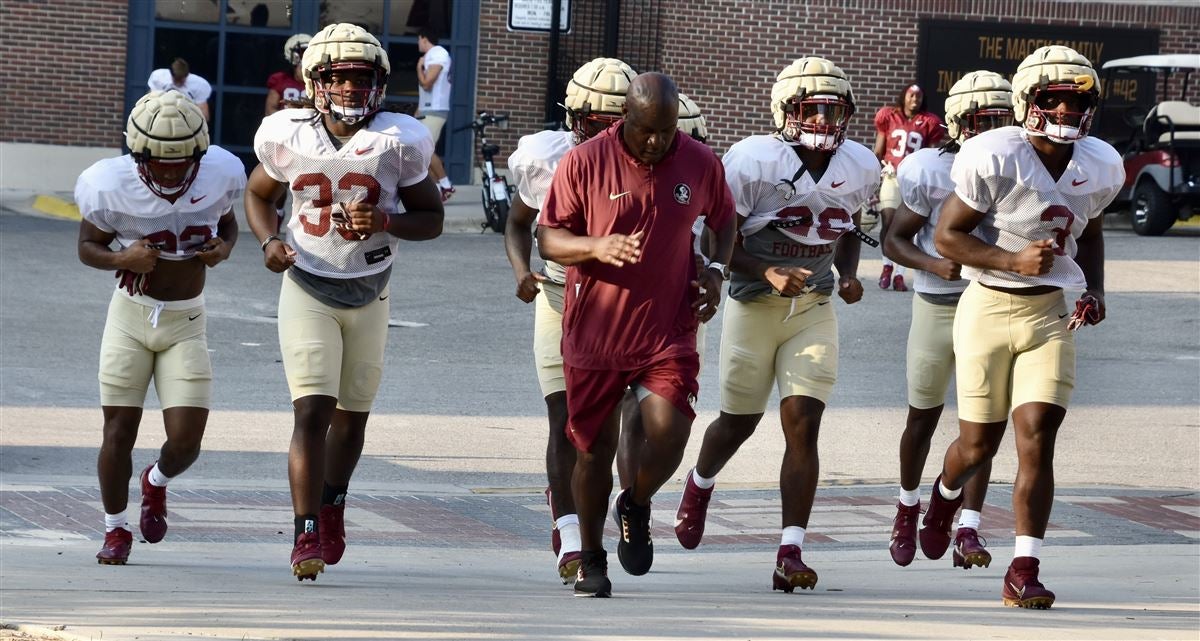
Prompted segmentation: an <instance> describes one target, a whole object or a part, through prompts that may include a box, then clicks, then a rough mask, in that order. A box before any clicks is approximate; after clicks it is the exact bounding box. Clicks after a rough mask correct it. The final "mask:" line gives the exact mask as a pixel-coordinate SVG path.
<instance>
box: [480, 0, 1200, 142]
mask: <svg viewBox="0 0 1200 641" xmlns="http://www.w3.org/2000/svg"><path fill="white" fill-rule="evenodd" d="M575 3H576V4H581V5H584V6H585V7H584V8H580V9H579V10H578V11H579V15H576V16H575V18H576V19H578V18H579V17H580V16H581V15H583V13H584V11H585V9H586V5H589V4H603V2H602V0H600V2H598V3H596V2H594V3H588V2H580V0H575ZM647 5H660V8H661V12H660V13H658V14H656V15H651V16H650V19H656V18H657V19H659V20H660V24H659V31H660V34H661V35H660V40H659V42H658V48H659V51H658V53H659V60H658V67H659V70H660V71H663V72H664V73H667V74H668V75H670V76H671V77H672V78H674V79H675V81H676V82H677V83H678V85H679V87H680V89H681V90H682V91H683V92H684V93H686V94H688V95H689V96H690V97H692V98H693V99H694V100H696V102H697V103H698V104H699V105H700V108H701V109H702V110H703V111H704V113H705V115H706V118H707V120H708V132H709V136H710V138H709V142H710V144H713V146H714V147H716V148H717V149H718V151H723V150H724V149H726V148H728V147H729V145H731V144H732V143H734V142H736V141H737V140H740V139H741V138H744V137H745V136H748V135H750V134H754V133H764V132H767V131H769V130H771V129H772V127H773V126H772V122H771V113H770V108H769V98H770V91H771V83H772V82H774V79H775V75H776V74H777V73H778V72H779V70H780V69H782V68H783V67H784V66H786V65H787V64H788V63H789V62H791V61H792V60H793V59H795V58H798V57H801V56H804V55H818V56H823V57H826V58H829V59H831V60H833V61H834V62H835V63H837V64H838V65H839V66H840V67H841V68H842V69H843V70H844V71H845V72H846V73H847V75H849V76H850V79H851V83H852V86H853V88H854V93H855V96H856V99H857V102H858V107H859V111H858V113H857V114H856V115H855V117H854V119H853V120H852V126H851V131H850V137H852V138H853V139H855V140H858V141H859V142H863V143H865V144H868V145H870V144H871V143H872V142H873V141H874V137H875V134H874V130H873V126H872V117H873V115H874V112H875V110H876V109H877V108H878V107H881V106H883V105H885V104H887V103H890V102H892V101H893V100H894V99H895V96H896V94H897V93H898V92H899V91H900V89H901V88H902V87H904V86H905V85H906V84H908V83H910V82H912V81H913V80H914V79H916V76H917V71H918V69H917V58H918V40H919V34H920V24H921V21H922V20H941V21H968V22H990V23H1020V24H1029V25H1059V26H1063V27H1072V28H1075V27H1085V28H1107V29H1139V30H1154V31H1157V32H1158V34H1159V47H1158V51H1157V52H1151V51H1141V52H1138V53H1197V52H1200V5H1197V4H1196V3H1194V2H1161V3H1152V2H1148V3H1142V2H1138V3H1134V2H1107V1H1106V2H1059V1H1044V0H1027V1H1021V0H805V1H800V0H708V1H703V2H696V1H694V0H657V1H655V2H646V1H645V0H642V1H638V0H625V1H624V2H623V3H622V28H624V27H626V26H627V24H631V23H632V24H637V23H638V22H639V20H642V19H646V15H645V12H644V11H643V13H642V15H638V9H639V8H644V7H646V6H647ZM507 8H508V2H507V1H506V0H483V3H482V9H481V13H480V31H479V43H480V45H479V46H480V48H479V69H478V88H477V92H476V107H477V108H478V109H493V110H508V111H509V112H510V113H511V115H512V125H511V128H510V129H508V130H507V131H503V132H497V133H498V134H500V135H498V136H497V139H498V141H499V142H500V145H501V148H502V149H505V150H511V149H513V147H514V145H515V144H516V140H517V138H518V137H519V136H520V135H523V134H525V133H528V132H530V131H533V130H536V129H538V128H540V127H541V125H542V120H543V104H544V101H545V86H546V82H545V75H546V71H545V69H546V57H547V51H548V40H549V38H548V36H547V35H545V34H541V33H520V32H513V31H509V30H507V28H506V18H507ZM656 8H659V7H656ZM572 10H576V9H575V8H573V9H572ZM575 24H577V25H578V24H579V22H578V21H577V22H576V23H575ZM586 35H587V34H584V33H581V32H580V31H579V30H578V29H577V30H576V32H575V33H572V34H570V35H565V36H562V38H563V41H564V42H566V41H569V40H570V39H571V38H581V37H586ZM935 35H936V34H935ZM637 44H638V43H631V42H628V41H627V40H625V39H622V41H621V43H620V46H621V47H633V46H635V45H637ZM1026 44H1028V43H1026ZM1014 53H1015V52H1014ZM1022 53H1024V52H1022ZM596 55H599V52H597V53H596ZM1131 55H1132V54H1131ZM617 57H621V58H623V59H626V58H625V56H624V54H623V52H622V50H621V49H620V48H619V49H618V51H617ZM1022 57H1023V56H1022ZM1107 59H1110V58H1109V57H1108V56H1102V60H1101V62H1102V61H1103V60H1107ZM626 61H627V62H629V63H630V64H632V65H633V66H634V67H635V69H637V70H638V71H643V70H644V67H639V66H638V63H639V61H638V60H634V59H626ZM1005 62H1007V63H1009V64H1011V67H1012V68H1014V69H1015V67H1016V65H1017V63H1019V62H1020V59H1019V58H1018V59H1016V60H1015V61H1013V60H1011V59H1009V60H1006V61H1001V64H1003V63H1005ZM1093 62H1096V61H1093ZM998 70H999V69H998ZM568 73H569V72H568ZM1194 80H1195V81H1196V82H1193V83H1192V84H1191V86H1192V87H1197V86H1198V85H1200V78H1196V79H1194ZM927 91H928V88H927ZM1189 94H1191V95H1192V102H1197V100H1196V97H1197V96H1198V95H1200V92H1192V91H1189ZM933 102H934V101H933V100H931V101H930V105H929V107H930V109H933V110H935V111H940V110H941V106H940V105H936V109H935V105H934V104H933Z"/></svg>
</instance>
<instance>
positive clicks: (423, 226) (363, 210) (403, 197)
mask: <svg viewBox="0 0 1200 641" xmlns="http://www.w3.org/2000/svg"><path fill="white" fill-rule="evenodd" d="M396 194H397V195H398V196H399V197H400V204H402V205H404V213H403V214H396V215H391V214H392V212H382V211H381V210H380V209H379V208H378V207H376V206H374V205H369V204H367V203H355V204H352V205H350V206H349V207H347V211H348V212H349V214H350V220H351V227H353V228H354V229H355V230H356V231H366V230H367V229H366V227H367V226H368V225H370V226H372V231H386V232H387V233H389V234H391V235H393V236H395V237H396V238H399V239H400V240H431V239H434V238H437V237H438V236H441V235H442V224H443V222H444V221H445V218H446V210H445V209H444V208H443V207H442V196H441V192H440V191H438V187H437V183H435V182H434V181H433V178H431V177H429V176H425V179H424V180H422V181H421V182H419V183H417V184H415V185H410V186H408V187H401V188H400V189H398V190H397V191H396ZM368 212H370V213H368ZM380 213H386V214H389V215H387V216H385V217H384V220H386V226H384V227H383V228H376V227H374V225H375V224H376V223H377V221H379V220H380V218H379V214H380Z"/></svg>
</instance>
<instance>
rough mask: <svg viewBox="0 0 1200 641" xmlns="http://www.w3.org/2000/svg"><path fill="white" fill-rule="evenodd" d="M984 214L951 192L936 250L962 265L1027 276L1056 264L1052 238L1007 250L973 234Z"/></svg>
mask: <svg viewBox="0 0 1200 641" xmlns="http://www.w3.org/2000/svg"><path fill="white" fill-rule="evenodd" d="M983 217H984V212H981V211H975V210H974V209H972V208H971V206H970V205H968V204H966V203H964V202H963V201H962V200H960V199H959V197H958V195H957V194H950V196H949V197H948V198H946V203H945V204H944V205H942V215H941V218H939V219H938V223H937V229H936V231H935V232H934V235H933V242H934V245H935V246H937V250H938V251H939V252H941V254H942V256H945V257H946V258H949V259H950V260H953V261H955V262H957V263H959V264H960V265H970V266H972V267H978V268H980V269H996V270H1001V271H1007V272H1014V273H1017V274H1022V275H1025V276H1040V275H1042V274H1045V273H1048V272H1049V271H1050V268H1051V267H1052V266H1053V265H1054V241H1053V240H1050V239H1043V240H1036V241H1034V242H1032V243H1030V244H1029V245H1028V246H1027V247H1025V249H1022V250H1021V251H1019V252H1016V253H1014V252H1010V251H1006V250H1004V249H1001V248H999V247H997V246H995V245H990V244H988V243H985V242H983V241H982V240H980V239H979V238H977V237H975V236H972V235H971V232H972V231H974V230H975V228H976V227H978V226H979V223H980V222H981V221H982V220H983Z"/></svg>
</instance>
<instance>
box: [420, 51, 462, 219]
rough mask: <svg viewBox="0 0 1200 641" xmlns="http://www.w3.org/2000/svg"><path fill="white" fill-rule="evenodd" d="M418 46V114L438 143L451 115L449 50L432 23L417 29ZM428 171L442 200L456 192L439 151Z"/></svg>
mask: <svg viewBox="0 0 1200 641" xmlns="http://www.w3.org/2000/svg"><path fill="white" fill-rule="evenodd" d="M417 48H418V49H419V50H420V51H421V57H420V58H419V59H418V60H417V82H418V84H419V85H420V89H419V91H418V102H417V114H418V115H419V116H423V118H421V122H422V123H424V124H425V127H426V128H427V129H429V136H430V137H431V138H433V144H434V146H435V147H436V146H437V143H438V139H439V138H441V135H442V127H443V126H444V125H445V124H446V119H447V118H448V117H449V116H450V52H449V51H446V48H445V47H442V46H440V45H438V33H437V31H435V30H434V29H433V28H432V27H422V28H421V30H420V31H418V32H417ZM429 173H430V175H432V176H433V179H434V180H435V181H437V186H438V189H440V190H441V192H442V202H445V201H447V200H449V199H450V196H451V195H453V194H454V185H453V184H451V183H450V178H449V177H448V176H447V175H446V168H445V167H444V166H443V165H442V159H441V157H440V156H438V155H437V154H436V153H434V154H433V161H432V162H431V163H430V165H429Z"/></svg>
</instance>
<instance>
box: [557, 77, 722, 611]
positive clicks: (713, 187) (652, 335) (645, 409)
mask: <svg viewBox="0 0 1200 641" xmlns="http://www.w3.org/2000/svg"><path fill="white" fill-rule="evenodd" d="M678 96H679V92H678V90H677V89H676V87H675V83H674V82H673V81H672V80H671V79H670V78H669V77H667V76H665V75H663V74H659V73H647V74H642V75H640V76H638V77H637V78H635V79H634V81H633V82H632V83H631V84H630V86H629V92H628V95H627V97H626V102H625V118H624V119H623V120H621V121H619V122H618V123H616V124H614V125H613V126H612V127H610V128H609V129H607V130H606V131H604V132H602V133H601V134H599V135H597V136H595V137H594V138H592V139H591V140H589V141H587V142H585V143H583V144H581V145H579V146H578V147H576V148H575V149H573V150H571V151H570V152H568V153H567V155H566V156H565V157H564V158H563V160H562V162H561V163H560V165H559V167H558V169H557V171H556V172H555V174H554V181H553V183H552V185H551V187H550V192H549V194H547V196H546V201H545V206H544V207H543V209H542V216H541V220H540V221H539V225H540V227H539V229H538V241H539V247H540V250H541V254H542V256H543V257H544V258H547V259H551V260H555V261H557V262H559V263H561V264H563V265H566V266H567V284H566V290H565V291H566V295H565V301H564V310H563V340H562V353H563V361H564V367H563V370H564V374H565V376H566V384H567V412H568V414H569V419H568V424H567V435H568V437H569V438H570V439H571V441H572V442H573V443H574V444H575V447H576V449H578V450H579V456H578V458H577V461H576V464H575V471H574V475H573V476H572V491H573V494H574V496H575V504H576V506H578V508H579V519H580V530H581V538H582V542H583V559H582V563H581V565H580V569H579V575H578V577H577V580H576V583H575V592H576V594H577V595H580V596H609V594H610V593H611V590H612V584H611V583H610V582H609V580H608V577H607V567H608V564H607V559H606V553H605V551H604V542H603V532H604V515H605V510H606V508H607V503H608V495H609V493H610V492H611V491H612V463H613V456H614V454H615V452H616V448H617V439H618V436H619V433H618V432H619V428H618V421H617V418H618V414H617V410H618V409H619V405H620V401H621V397H622V395H623V394H624V392H625V389H626V388H627V387H630V388H632V389H633V390H634V391H635V392H636V393H637V395H638V399H639V401H640V405H641V415H642V421H643V423H644V426H645V434H646V436H645V441H644V442H643V443H642V444H641V447H640V448H639V451H638V452H637V453H636V454H635V461H636V470H635V477H634V480H633V485H632V486H630V487H629V488H628V489H627V490H625V491H623V492H621V494H619V495H618V496H617V499H616V501H614V505H613V519H614V520H615V521H616V524H617V528H618V531H619V532H621V540H620V541H619V543H618V545H617V556H618V558H619V559H620V561H621V565H622V567H624V568H625V570H626V571H627V572H629V573H630V574H634V575H641V574H645V573H646V572H647V571H649V570H650V565H651V563H652V562H653V560H654V548H653V544H652V543H651V541H650V500H651V497H653V496H654V493H655V492H657V491H658V489H659V488H660V487H662V485H663V484H664V483H666V481H667V480H668V479H669V478H670V477H671V475H672V474H674V473H675V470H676V469H677V468H678V467H679V462H680V460H681V459H682V457H683V449H684V447H685V446H686V445H687V440H688V436H689V434H690V432H691V426H692V420H693V419H694V418H695V416H696V414H695V411H694V410H693V406H694V405H695V401H696V394H697V392H698V391H699V385H698V382H697V375H698V373H699V369H700V360H699V355H698V354H697V353H696V328H697V327H698V325H699V323H700V322H703V321H706V320H708V319H709V318H711V317H712V315H713V314H714V313H715V312H716V308H717V305H718V304H719V303H720V300H721V288H722V285H723V284H724V283H723V280H724V279H725V278H726V277H727V274H728V269H727V268H725V264H727V263H728V262H729V257H730V254H731V252H732V248H733V240H734V233H735V231H734V224H735V221H736V216H735V212H734V203H733V197H732V195H731V194H730V192H729V187H728V186H727V185H726V184H725V172H724V168H723V167H722V166H721V162H720V160H719V159H718V158H717V156H716V155H715V154H713V153H712V150H710V149H709V148H708V147H705V146H704V145H703V144H702V143H699V142H696V141H694V140H692V139H691V138H690V137H689V136H678V135H676V131H677V130H676V120H677V117H678V112H679V98H678ZM700 216H704V217H705V224H706V225H707V226H708V227H709V228H710V229H711V230H712V232H713V234H714V236H715V238H716V239H717V243H718V252H717V262H715V263H712V264H710V265H709V267H707V268H699V269H698V264H697V259H696V256H695V254H694V252H693V249H692V234H691V226H692V224H693V223H694V222H695V221H696V219H697V218H698V217H700Z"/></svg>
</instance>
